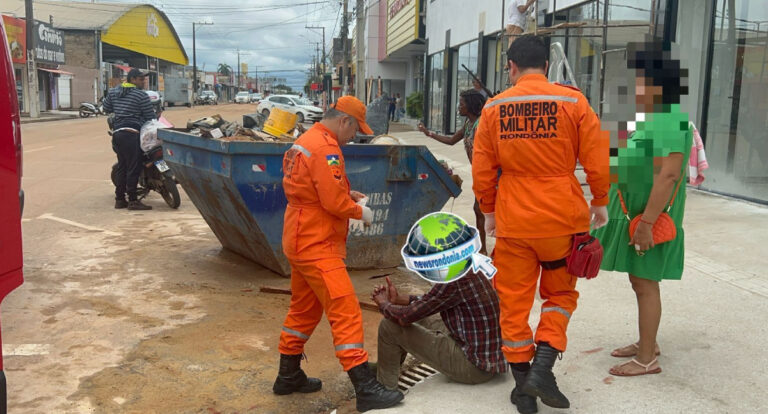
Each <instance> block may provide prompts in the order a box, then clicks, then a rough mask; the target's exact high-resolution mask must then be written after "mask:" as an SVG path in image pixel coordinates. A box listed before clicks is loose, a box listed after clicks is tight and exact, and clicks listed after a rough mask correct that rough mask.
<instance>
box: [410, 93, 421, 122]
mask: <svg viewBox="0 0 768 414" xmlns="http://www.w3.org/2000/svg"><path fill="white" fill-rule="evenodd" d="M405 102H406V106H405V112H406V113H407V114H408V116H409V117H411V118H414V119H421V116H422V115H423V113H424V94H423V93H422V92H421V91H417V92H413V93H411V94H410V95H408V98H406V100H405Z"/></svg>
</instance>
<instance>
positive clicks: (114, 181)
mask: <svg viewBox="0 0 768 414" xmlns="http://www.w3.org/2000/svg"><path fill="white" fill-rule="evenodd" d="M110 178H111V179H112V185H114V186H115V187H117V163H115V164H113V165H112V174H110Z"/></svg>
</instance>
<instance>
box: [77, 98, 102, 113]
mask: <svg viewBox="0 0 768 414" xmlns="http://www.w3.org/2000/svg"><path fill="white" fill-rule="evenodd" d="M78 113H79V114H80V118H88V117H89V116H91V115H94V116H98V115H106V114H107V113H106V112H104V98H103V97H102V98H99V102H97V103H96V104H92V103H90V102H81V103H80V109H79V111H78Z"/></svg>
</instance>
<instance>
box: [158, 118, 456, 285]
mask: <svg viewBox="0 0 768 414" xmlns="http://www.w3.org/2000/svg"><path fill="white" fill-rule="evenodd" d="M158 137H159V138H160V139H162V140H163V148H164V149H165V160H166V162H167V163H168V164H169V165H170V166H171V169H172V170H173V172H174V174H175V175H176V178H177V179H178V181H179V182H180V183H181V185H182V187H183V188H184V190H185V191H186V193H187V195H188V196H189V198H190V199H191V200H192V202H193V203H194V205H195V206H196V207H197V209H198V210H199V211H200V214H202V216H203V218H204V219H205V221H206V222H207V223H208V225H209V226H210V227H211V230H213V232H214V234H215V235H216V237H217V238H218V239H219V241H220V242H221V244H222V246H224V247H225V248H227V249H229V250H232V251H234V252H236V253H239V254H240V255H242V256H245V257H247V258H249V259H251V260H253V261H254V262H256V263H259V264H261V265H263V266H265V267H267V268H269V269H272V270H274V271H275V272H277V273H280V274H283V275H288V274H290V266H289V264H288V261H287V259H286V258H285V256H284V255H283V249H282V244H281V241H282V232H283V215H284V213H285V206H286V204H287V200H286V198H285V193H284V192H283V188H282V178H283V172H282V159H283V153H285V151H287V150H288V148H290V146H291V144H289V143H268V142H242V141H232V142H227V141H218V140H211V139H206V138H201V137H198V136H195V135H191V134H187V133H184V132H179V131H173V130H165V129H161V130H159V131H158ZM342 152H343V154H344V159H345V161H346V171H347V176H348V177H349V181H350V183H351V185H352V189H354V190H357V191H360V192H362V193H365V194H366V195H367V196H368V197H369V201H368V206H369V207H370V208H371V209H372V210H373V213H374V220H373V224H372V225H371V226H369V227H363V226H358V225H350V231H349V239H348V242H347V247H348V248H347V265H348V266H349V267H352V268H380V267H392V266H397V265H399V264H400V263H401V260H402V258H401V256H400V251H399V250H400V248H401V247H402V245H403V244H404V242H405V238H406V236H407V234H408V231H409V230H410V228H411V226H412V225H413V223H414V222H415V221H416V220H418V219H419V218H420V217H422V216H423V215H425V214H427V213H430V212H433V211H437V210H439V209H441V208H442V207H443V206H444V205H445V203H446V202H447V201H448V200H449V199H450V198H451V197H456V196H458V195H459V194H460V193H461V189H460V188H459V187H458V186H457V185H456V183H455V182H454V181H453V180H452V179H451V176H450V175H449V174H448V173H447V172H446V171H445V169H444V168H443V167H442V166H441V165H440V163H439V162H438V161H437V160H436V159H435V157H434V156H433V155H432V153H431V152H429V150H428V149H427V148H426V147H425V146H415V145H400V146H388V145H367V144H362V145H361V144H350V145H347V146H345V147H343V149H342Z"/></svg>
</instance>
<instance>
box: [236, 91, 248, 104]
mask: <svg viewBox="0 0 768 414" xmlns="http://www.w3.org/2000/svg"><path fill="white" fill-rule="evenodd" d="M250 101H251V94H250V93H248V92H238V93H237V95H235V103H249V102H250Z"/></svg>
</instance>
